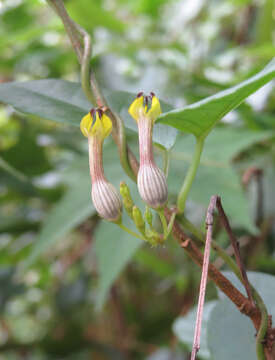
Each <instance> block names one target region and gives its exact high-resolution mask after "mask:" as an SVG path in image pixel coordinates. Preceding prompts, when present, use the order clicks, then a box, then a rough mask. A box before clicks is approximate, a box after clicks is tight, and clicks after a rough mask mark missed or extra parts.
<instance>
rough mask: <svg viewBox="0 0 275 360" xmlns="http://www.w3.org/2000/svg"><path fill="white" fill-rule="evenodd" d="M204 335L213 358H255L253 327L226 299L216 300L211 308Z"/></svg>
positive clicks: (227, 359)
mask: <svg viewBox="0 0 275 360" xmlns="http://www.w3.org/2000/svg"><path fill="white" fill-rule="evenodd" d="M206 336H207V344H208V348H209V351H210V354H211V358H212V359H213V360H220V359H222V360H232V359H242V360H257V356H256V341H255V329H254V327H253V325H252V323H251V320H250V319H249V318H248V317H246V316H245V315H243V314H241V313H240V312H239V311H238V310H237V309H236V308H235V306H234V305H233V304H232V303H231V302H230V301H229V300H228V299H225V300H223V301H218V302H217V304H216V306H215V307H214V309H213V310H212V312H211V314H210V319H209V321H208V323H207V333H206ZM199 354H200V353H199Z"/></svg>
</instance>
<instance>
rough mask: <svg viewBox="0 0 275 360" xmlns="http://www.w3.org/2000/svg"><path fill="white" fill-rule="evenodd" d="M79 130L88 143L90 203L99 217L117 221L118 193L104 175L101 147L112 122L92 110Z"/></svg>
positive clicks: (119, 203)
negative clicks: (90, 185)
mask: <svg viewBox="0 0 275 360" xmlns="http://www.w3.org/2000/svg"><path fill="white" fill-rule="evenodd" d="M80 130H81V132H82V133H83V135H84V136H86V137H87V138H88V142H89V165H90V174H91V182H92V191H91V196H92V201H93V204H94V206H95V208H96V210H97V212H98V213H99V215H100V216H101V217H103V218H104V219H106V220H109V221H119V220H120V218H121V210H122V203H121V199H120V196H119V193H118V191H117V190H116V189H115V187H114V186H113V185H112V184H111V183H109V182H108V181H107V180H106V178H105V175H104V170H103V163H102V147H103V142H104V139H105V138H106V137H107V136H108V135H109V134H110V133H111V131H112V121H111V119H110V118H109V117H108V116H107V115H106V114H104V112H103V111H102V110H101V109H92V110H91V111H90V112H89V113H88V114H87V115H85V116H84V117H83V118H82V120H81V123H80Z"/></svg>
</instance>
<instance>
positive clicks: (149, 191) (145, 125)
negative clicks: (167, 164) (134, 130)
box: [129, 93, 168, 209]
mask: <svg viewBox="0 0 275 360" xmlns="http://www.w3.org/2000/svg"><path fill="white" fill-rule="evenodd" d="M129 113H130V114H131V116H132V117H133V118H134V119H135V120H136V121H137V124H138V136H139V157H140V167H139V171H138V179H137V184H138V190H139V193H140V196H141V198H142V199H143V200H144V201H145V202H146V203H147V204H148V205H149V206H150V207H152V208H155V209H158V208H160V207H163V206H164V205H165V203H166V201H167V198H168V189H167V183H166V178H165V175H164V173H163V172H162V171H161V170H160V169H159V168H158V167H157V165H156V163H155V160H154V154H153V140H152V132H153V125H154V122H155V120H156V118H157V117H158V116H159V115H160V114H161V107H160V103H159V100H158V98H157V97H156V96H155V94H154V93H151V94H150V96H144V95H143V93H139V94H138V96H137V98H136V99H135V100H134V102H133V103H132V104H131V106H130V108H129Z"/></svg>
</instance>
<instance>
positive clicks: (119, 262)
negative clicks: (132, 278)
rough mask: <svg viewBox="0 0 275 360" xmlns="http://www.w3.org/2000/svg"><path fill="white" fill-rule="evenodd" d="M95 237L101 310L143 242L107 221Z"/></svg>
mask: <svg viewBox="0 0 275 360" xmlns="http://www.w3.org/2000/svg"><path fill="white" fill-rule="evenodd" d="M95 236H96V242H95V253H96V257H97V264H98V272H99V283H98V289H97V296H96V306H97V309H98V310H99V309H101V308H102V306H103V304H104V302H105V300H106V297H107V295H108V291H109V290H110V287H111V286H112V284H113V282H114V281H115V280H116V278H117V277H118V276H119V274H120V272H121V271H122V269H123V268H124V267H125V266H126V265H127V263H128V262H129V260H130V259H131V258H132V256H133V255H134V254H135V252H136V250H137V249H138V248H139V246H141V244H142V242H141V240H138V239H136V238H134V237H132V236H130V235H129V234H128V233H126V232H124V231H122V230H121V229H120V228H119V227H118V226H117V225H115V224H112V223H108V222H105V221H102V223H101V224H100V225H99V227H98V230H97V231H96V234H95Z"/></svg>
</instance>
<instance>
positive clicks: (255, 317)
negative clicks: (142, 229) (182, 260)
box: [165, 208, 261, 329]
mask: <svg viewBox="0 0 275 360" xmlns="http://www.w3.org/2000/svg"><path fill="white" fill-rule="evenodd" d="M165 215H166V217H167V219H168V220H169V219H170V216H171V211H170V210H169V209H168V208H166V209H165ZM173 235H174V237H175V239H176V240H177V241H178V242H179V244H180V246H181V247H182V248H183V249H184V250H185V251H186V252H187V254H188V255H189V256H190V257H191V258H192V259H193V260H194V262H195V263H196V264H198V265H199V266H200V267H202V265H203V255H202V253H201V251H200V250H199V248H198V247H197V246H196V245H195V243H194V242H193V241H192V240H191V239H190V238H188V237H187V235H186V234H185V233H184V231H183V230H182V228H181V227H180V225H179V223H178V222H177V221H175V222H174V226H173ZM208 277H209V278H210V279H211V280H213V281H214V282H215V284H216V285H217V287H218V288H219V289H220V290H221V291H222V292H223V293H224V294H225V295H226V296H227V297H228V298H229V299H230V300H231V301H232V302H233V303H234V304H235V305H236V307H237V308H238V309H239V311H240V312H241V313H243V314H245V315H247V316H248V317H250V319H251V320H252V322H253V324H254V326H255V329H259V326H260V323H261V313H260V311H259V309H258V308H256V307H255V306H253V305H252V304H251V302H250V301H249V300H248V299H247V298H246V297H245V296H244V295H243V294H242V293H241V292H240V291H239V290H238V289H237V288H236V287H235V286H234V285H233V284H232V283H231V282H230V281H229V280H228V279H227V278H226V277H225V276H224V275H223V274H222V273H221V272H220V271H219V270H218V269H217V268H216V267H215V266H214V265H213V264H211V263H210V264H209V269H208Z"/></svg>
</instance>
